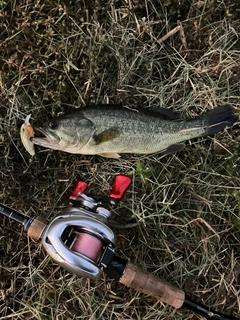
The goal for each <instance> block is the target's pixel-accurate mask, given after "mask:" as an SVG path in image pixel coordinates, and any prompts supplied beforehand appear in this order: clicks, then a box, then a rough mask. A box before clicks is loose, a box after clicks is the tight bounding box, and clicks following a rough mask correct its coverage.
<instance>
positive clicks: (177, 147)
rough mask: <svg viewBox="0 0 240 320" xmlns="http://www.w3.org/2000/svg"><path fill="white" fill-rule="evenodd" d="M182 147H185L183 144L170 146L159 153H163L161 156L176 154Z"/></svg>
mask: <svg viewBox="0 0 240 320" xmlns="http://www.w3.org/2000/svg"><path fill="white" fill-rule="evenodd" d="M184 147H185V144H184V143H176V144H172V145H170V146H169V147H167V148H166V149H164V150H163V151H161V153H163V154H171V153H176V152H179V151H181V150H182V149H183V148H184Z"/></svg>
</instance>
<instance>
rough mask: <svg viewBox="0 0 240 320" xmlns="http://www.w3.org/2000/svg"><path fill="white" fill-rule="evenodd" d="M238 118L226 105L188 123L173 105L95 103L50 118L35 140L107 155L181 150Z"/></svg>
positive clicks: (57, 147)
mask: <svg viewBox="0 0 240 320" xmlns="http://www.w3.org/2000/svg"><path fill="white" fill-rule="evenodd" d="M237 120H238V115H237V114H236V112H235V109H234V108H233V107H232V106H231V105H228V104H227V105H221V106H218V107H216V108H214V109H212V110H210V111H207V112H206V113H203V114H202V115H200V116H198V117H196V118H193V119H190V120H185V121H184V120H182V119H181V118H180V116H179V115H178V114H176V113H175V112H173V111H172V110H170V109H164V108H152V109H149V108H141V109H139V108H138V109H136V110H133V109H129V108H125V107H121V106H116V105H95V106H94V105H93V106H86V107H81V108H75V109H74V110H73V111H72V112H68V113H65V114H63V115H61V116H59V117H56V118H54V119H52V120H50V121H48V122H46V123H45V124H43V125H42V126H41V127H38V128H37V129H36V130H38V132H39V133H40V134H41V135H43V137H42V136H41V137H36V136H35V137H33V138H31V141H32V142H33V143H34V144H36V145H39V146H42V147H46V148H49V149H53V150H61V151H64V152H68V153H73V154H83V155H100V156H103V157H107V158H119V157H120V154H122V153H123V154H125V153H132V154H153V153H162V154H171V153H176V152H179V151H181V150H182V149H183V148H184V146H185V144H184V141H187V140H190V139H194V138H198V137H205V136H208V135H213V134H215V133H218V132H219V131H222V130H224V129H225V128H226V127H231V126H232V125H233V124H234V123H235V122H236V121H237Z"/></svg>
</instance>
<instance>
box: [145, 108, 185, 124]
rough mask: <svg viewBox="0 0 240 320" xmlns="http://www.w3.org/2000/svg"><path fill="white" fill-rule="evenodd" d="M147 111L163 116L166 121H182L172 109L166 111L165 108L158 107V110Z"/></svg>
mask: <svg viewBox="0 0 240 320" xmlns="http://www.w3.org/2000/svg"><path fill="white" fill-rule="evenodd" d="M146 110H149V111H151V112H155V113H156V114H159V115H161V116H162V117H163V118H164V119H167V120H175V121H179V120H181V117H180V114H179V113H178V112H176V111H174V110H172V109H165V108H161V107H158V108H148V109H146Z"/></svg>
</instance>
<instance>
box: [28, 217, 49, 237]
mask: <svg viewBox="0 0 240 320" xmlns="http://www.w3.org/2000/svg"><path fill="white" fill-rule="evenodd" d="M46 225H47V221H46V220H45V219H44V218H42V217H36V218H35V219H34V220H33V221H32V223H31V225H30V226H29V228H28V231H27V235H28V237H30V238H32V239H36V240H39V239H40V238H41V235H42V232H43V230H44V228H45V227H46Z"/></svg>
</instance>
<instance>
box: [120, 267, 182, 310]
mask: <svg viewBox="0 0 240 320" xmlns="http://www.w3.org/2000/svg"><path fill="white" fill-rule="evenodd" d="M119 282H120V283H122V284H124V285H125V286H127V287H130V288H133V289H135V290H137V291H140V292H142V293H145V294H147V295H149V296H152V297H154V298H156V299H158V300H160V301H162V302H165V303H167V304H168V305H171V306H172V307H174V308H180V307H181V306H182V305H183V303H184V301H185V292H184V291H183V290H181V289H179V288H177V287H175V286H173V285H171V284H169V283H168V282H166V281H164V280H162V279H160V278H158V277H157V276H155V275H154V274H152V273H150V272H148V271H146V270H143V269H142V268H140V267H138V266H136V265H135V264H133V263H132V262H128V263H127V265H126V267H125V270H124V272H123V274H122V276H121V278H120V279H119Z"/></svg>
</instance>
